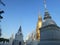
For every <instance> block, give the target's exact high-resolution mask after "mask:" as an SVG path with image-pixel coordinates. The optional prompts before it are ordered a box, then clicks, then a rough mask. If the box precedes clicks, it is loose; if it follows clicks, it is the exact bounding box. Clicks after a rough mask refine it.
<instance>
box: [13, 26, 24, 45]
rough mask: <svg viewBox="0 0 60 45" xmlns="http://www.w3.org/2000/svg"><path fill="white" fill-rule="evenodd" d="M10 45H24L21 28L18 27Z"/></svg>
mask: <svg viewBox="0 0 60 45" xmlns="http://www.w3.org/2000/svg"><path fill="white" fill-rule="evenodd" d="M12 45H24V40H23V34H22V29H21V26H20V28H19V30H18V32H17V33H16V35H15V39H14V40H13V42H12Z"/></svg>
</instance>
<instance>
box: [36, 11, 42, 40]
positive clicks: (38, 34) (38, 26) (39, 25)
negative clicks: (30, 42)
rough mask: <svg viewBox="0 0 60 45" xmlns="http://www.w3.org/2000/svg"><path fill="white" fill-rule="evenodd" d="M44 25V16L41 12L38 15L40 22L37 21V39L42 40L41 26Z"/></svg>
mask: <svg viewBox="0 0 60 45" xmlns="http://www.w3.org/2000/svg"><path fill="white" fill-rule="evenodd" d="M41 27H42V16H41V14H40V12H39V15H38V22H37V27H36V39H37V40H40V30H39V28H41Z"/></svg>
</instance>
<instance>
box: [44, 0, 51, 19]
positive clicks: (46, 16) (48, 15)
mask: <svg viewBox="0 0 60 45" xmlns="http://www.w3.org/2000/svg"><path fill="white" fill-rule="evenodd" d="M44 8H45V14H44V20H45V19H51V16H50V14H49V12H48V10H47V6H46V0H44Z"/></svg>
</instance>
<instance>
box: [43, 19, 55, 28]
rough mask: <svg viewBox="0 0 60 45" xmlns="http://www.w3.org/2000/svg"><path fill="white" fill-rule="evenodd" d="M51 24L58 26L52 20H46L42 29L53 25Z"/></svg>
mask: <svg viewBox="0 0 60 45" xmlns="http://www.w3.org/2000/svg"><path fill="white" fill-rule="evenodd" d="M51 24H53V25H56V23H55V22H54V21H53V20H52V19H46V20H44V22H43V23H42V27H44V26H48V25H51Z"/></svg>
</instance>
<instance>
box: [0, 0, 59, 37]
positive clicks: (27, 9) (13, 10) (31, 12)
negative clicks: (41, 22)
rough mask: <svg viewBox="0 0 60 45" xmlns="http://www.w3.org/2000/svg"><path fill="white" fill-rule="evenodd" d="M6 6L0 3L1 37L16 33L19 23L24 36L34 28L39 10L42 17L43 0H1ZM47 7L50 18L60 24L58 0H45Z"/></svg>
mask: <svg viewBox="0 0 60 45" xmlns="http://www.w3.org/2000/svg"><path fill="white" fill-rule="evenodd" d="M2 1H3V2H4V3H5V4H6V6H5V7H4V6H2V5H0V9H2V10H4V11H5V13H4V14H2V16H3V17H4V18H3V19H2V23H1V25H2V26H1V28H2V36H3V37H7V38H9V37H11V34H12V33H14V34H16V33H17V31H18V29H19V27H20V25H21V26H22V32H23V35H24V38H25V37H26V35H27V34H28V33H29V32H32V31H33V30H35V29H36V24H37V21H38V13H39V11H40V13H41V16H42V18H43V17H44V4H43V0H2ZM46 2H47V8H48V11H49V13H50V15H51V16H52V19H53V20H54V21H55V22H56V23H57V25H58V26H60V20H59V19H60V0H47V1H46Z"/></svg>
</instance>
